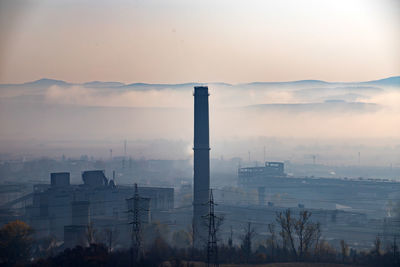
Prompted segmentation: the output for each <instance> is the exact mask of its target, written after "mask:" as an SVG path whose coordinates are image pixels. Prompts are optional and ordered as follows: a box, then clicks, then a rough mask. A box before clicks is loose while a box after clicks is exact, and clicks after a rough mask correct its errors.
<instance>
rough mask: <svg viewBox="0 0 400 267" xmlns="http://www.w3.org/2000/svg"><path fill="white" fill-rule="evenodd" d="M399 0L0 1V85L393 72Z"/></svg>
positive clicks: (397, 64) (352, 77)
mask: <svg viewBox="0 0 400 267" xmlns="http://www.w3.org/2000/svg"><path fill="white" fill-rule="evenodd" d="M399 3H400V1H398V0H332V1H331V0H325V1H321V0H314V1H312V0H263V1H256V0H254V1H249V0H246V1H233V0H225V1H222V0H218V1H217V0H202V1H187V0H170V1H166V0H159V1H157V0H140V1H135V0H130V1H125V0H114V1H84V0H79V1H75V0H57V1H54V0H40V1H38V0H36V1H34V0H32V1H21V0H0V36H1V38H0V83H19V82H26V81H31V80H36V79H40V78H43V77H48V78H54V79H62V80H67V81H71V82H85V81H91V80H102V81H121V82H149V83H180V82H189V81H190V82H192V81H201V82H210V81H223V82H230V83H238V82H249V81H283V80H297V79H322V80H328V81H359V80H373V79H379V78H383V77H388V76H394V75H399V74H400V49H399V47H400V4H399Z"/></svg>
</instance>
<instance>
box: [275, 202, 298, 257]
mask: <svg viewBox="0 0 400 267" xmlns="http://www.w3.org/2000/svg"><path fill="white" fill-rule="evenodd" d="M276 221H277V223H278V224H279V226H280V227H281V232H280V235H281V237H282V242H283V246H284V248H286V246H287V243H289V244H290V248H291V250H292V253H293V255H294V256H295V258H297V251H296V246H295V243H294V231H295V230H294V226H295V224H296V222H295V218H293V217H292V213H291V211H290V209H287V210H286V211H285V212H284V213H282V212H279V213H277V215H276Z"/></svg>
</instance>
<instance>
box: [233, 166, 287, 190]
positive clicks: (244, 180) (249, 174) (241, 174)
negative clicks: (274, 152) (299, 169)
mask: <svg viewBox="0 0 400 267" xmlns="http://www.w3.org/2000/svg"><path fill="white" fill-rule="evenodd" d="M281 177H286V174H285V173H284V163H283V162H265V166H264V167H247V168H239V170H238V178H239V179H238V183H239V186H243V187H247V186H254V187H258V185H264V183H265V181H266V180H267V179H269V178H281Z"/></svg>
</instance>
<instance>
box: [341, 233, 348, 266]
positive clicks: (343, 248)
mask: <svg viewBox="0 0 400 267" xmlns="http://www.w3.org/2000/svg"><path fill="white" fill-rule="evenodd" d="M340 250H341V252H342V262H343V263H344V262H345V261H346V258H347V257H348V256H349V246H348V245H347V244H346V242H345V241H344V240H343V239H342V240H340Z"/></svg>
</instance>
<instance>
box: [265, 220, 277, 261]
mask: <svg viewBox="0 0 400 267" xmlns="http://www.w3.org/2000/svg"><path fill="white" fill-rule="evenodd" d="M268 232H269V235H270V236H269V238H268V239H267V245H268V246H269V247H270V248H271V258H272V261H274V259H275V253H276V252H275V250H276V248H277V247H278V245H277V241H276V232H275V224H273V223H269V224H268Z"/></svg>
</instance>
